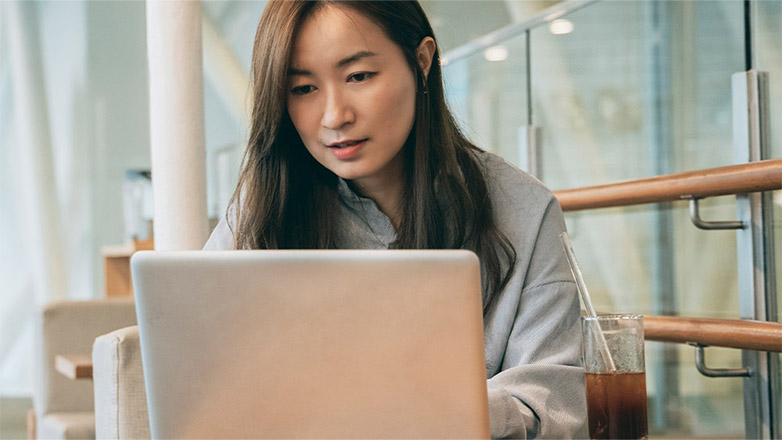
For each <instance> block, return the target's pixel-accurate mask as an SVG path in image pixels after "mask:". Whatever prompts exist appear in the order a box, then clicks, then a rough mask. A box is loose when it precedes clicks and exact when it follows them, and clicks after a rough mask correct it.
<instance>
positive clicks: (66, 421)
mask: <svg viewBox="0 0 782 440" xmlns="http://www.w3.org/2000/svg"><path fill="white" fill-rule="evenodd" d="M135 323H136V310H135V306H134V303H133V299H132V298H123V299H110V300H105V299H103V300H93V301H63V302H55V303H50V304H47V305H45V306H44V307H43V308H42V310H41V313H40V314H39V315H38V318H37V323H36V326H35V327H36V333H37V334H36V338H35V340H36V349H35V356H36V362H34V368H35V371H34V377H35V384H34V394H33V401H34V402H33V403H34V411H35V422H34V423H35V433H36V437H37V438H41V439H70V438H81V439H85V438H94V437H95V416H94V395H95V394H94V390H93V384H92V381H90V380H85V379H81V380H72V379H68V378H66V377H65V376H63V375H62V374H60V373H59V372H57V370H56V369H55V357H56V356H57V355H74V354H75V355H78V354H83V355H89V353H91V352H92V345H93V341H94V340H95V338H96V337H98V336H100V335H102V334H105V333H108V332H110V331H112V330H115V329H117V328H120V327H125V326H129V325H134V324H135Z"/></svg>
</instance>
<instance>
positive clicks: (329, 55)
mask: <svg viewBox="0 0 782 440" xmlns="http://www.w3.org/2000/svg"><path fill="white" fill-rule="evenodd" d="M252 77H253V82H254V88H253V112H252V127H251V131H250V139H249V143H248V148H247V151H246V154H245V158H244V162H243V165H242V170H241V176H240V179H239V185H238V187H237V189H236V192H235V193H234V196H233V199H232V203H231V206H233V207H235V208H232V209H230V210H229V212H228V214H227V215H226V218H225V219H223V220H222V221H221V222H220V224H219V225H218V227H217V228H216V230H215V231H214V233H213V234H212V236H211V237H210V239H209V242H208V243H207V244H206V246H205V249H235V248H240V249H283V248H305V249H312V248H323V249H326V248H377V249H383V248H411V249H432V248H439V249H450V248H465V249H471V250H473V251H474V252H476V253H477V254H478V256H479V257H480V260H481V266H482V267H481V273H482V279H483V286H482V287H483V297H484V298H483V304H484V327H485V348H486V372H487V377H489V378H490V379H489V380H488V383H487V386H488V392H489V406H490V408H489V409H490V419H491V433H492V436H493V437H517V438H523V437H527V436H530V437H534V436H538V437H560V438H563V437H571V436H572V435H573V433H574V431H575V430H576V429H577V428H578V427H579V426H581V424H582V423H583V421H584V418H585V413H586V410H585V402H584V388H583V387H584V385H583V370H582V369H581V368H580V367H579V366H578V364H579V355H580V345H579V344H580V336H579V335H580V326H579V304H578V299H577V297H576V290H575V285H574V283H573V281H572V277H571V275H570V272H569V269H568V267H567V263H566V260H565V259H564V253H563V251H562V247H561V245H560V243H559V239H558V234H559V233H560V232H561V231H563V230H564V220H563V216H562V212H561V210H560V208H559V205H558V204H557V202H556V199H555V198H554V197H553V195H552V194H551V192H550V191H548V190H547V189H546V188H545V187H543V185H542V184H541V183H540V182H538V181H537V180H535V179H534V178H532V177H530V176H529V175H527V174H525V173H523V172H521V171H519V170H517V169H515V168H513V167H511V166H510V165H508V164H506V163H505V162H504V161H503V160H502V159H500V158H498V157H497V156H494V155H491V154H489V153H485V152H482V151H481V150H479V149H478V148H477V147H475V146H474V145H472V144H471V143H470V142H469V141H467V140H466V139H465V138H464V136H463V135H462V134H461V133H460V131H459V129H458V128H457V126H456V124H455V123H454V121H453V118H452V117H451V114H450V112H449V111H448V109H447V106H446V103H445V99H444V93H443V85H442V76H441V71H440V59H439V53H438V50H437V45H436V42H435V39H434V34H433V32H432V29H431V26H430V25H429V22H428V20H427V18H426V16H425V14H424V12H423V10H422V9H421V6H420V5H419V4H418V3H417V2H396V1H390V2H380V1H371V2H362V1H358V2H347V1H344V2H343V1H341V2H331V1H295V2H291V1H271V2H269V4H268V5H267V7H266V9H265V11H264V13H263V16H262V18H261V21H260V23H259V25H258V32H257V34H256V38H255V46H254V50H253V66H252Z"/></svg>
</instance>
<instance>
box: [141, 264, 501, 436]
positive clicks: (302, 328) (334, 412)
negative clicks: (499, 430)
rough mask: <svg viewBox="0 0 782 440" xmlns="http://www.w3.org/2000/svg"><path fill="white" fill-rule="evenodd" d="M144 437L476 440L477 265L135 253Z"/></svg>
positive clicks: (485, 419)
mask: <svg viewBox="0 0 782 440" xmlns="http://www.w3.org/2000/svg"><path fill="white" fill-rule="evenodd" d="M131 267H132V276H133V285H134V289H135V295H136V304H137V315H138V323H139V331H140V340H141V351H142V362H143V368H144V377H145V381H146V388H147V400H148V405H149V416H150V424H151V433H152V436H153V438H262V437H266V438H435V437H436V438H488V437H489V415H488V403H487V391H486V370H485V360H484V347H483V319H482V312H481V287H480V268H479V263H478V258H477V257H476V256H475V254H473V253H471V252H468V251H458V250H443V251H435V250H426V251H423V250H390V251H377V250H316V251H307V250H278V251H221V252H202V251H181V252H151V251H146V252H145V251H142V252H138V253H136V254H135V255H134V256H133V258H132V260H131Z"/></svg>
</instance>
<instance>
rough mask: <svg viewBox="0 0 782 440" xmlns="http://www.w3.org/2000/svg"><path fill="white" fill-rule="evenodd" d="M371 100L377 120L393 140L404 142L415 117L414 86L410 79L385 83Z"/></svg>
mask: <svg viewBox="0 0 782 440" xmlns="http://www.w3.org/2000/svg"><path fill="white" fill-rule="evenodd" d="M372 102H373V103H375V104H376V105H374V106H373V107H375V109H376V111H375V115H376V117H378V118H381V120H379V121H377V122H378V124H379V125H381V126H382V127H383V128H384V130H385V131H387V133H388V134H389V135H392V136H393V137H394V138H395V140H397V141H399V138H401V142H404V141H405V139H407V136H408V134H410V130H411V129H412V128H413V121H414V119H415V87H413V85H412V80H410V81H401V82H398V83H391V84H386V85H385V87H383V88H382V89H381V90H380V91H379V92H378V93H377V95H376V96H375V97H373V99H372Z"/></svg>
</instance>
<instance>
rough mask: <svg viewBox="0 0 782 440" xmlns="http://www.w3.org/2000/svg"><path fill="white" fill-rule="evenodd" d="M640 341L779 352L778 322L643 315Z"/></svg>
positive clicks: (781, 338) (781, 347) (780, 328)
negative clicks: (642, 330)
mask: <svg viewBox="0 0 782 440" xmlns="http://www.w3.org/2000/svg"><path fill="white" fill-rule="evenodd" d="M644 339H646V340H649V341H660V342H678V343H682V344H686V343H690V342H692V343H698V344H701V345H708V346H714V347H729V348H739V349H743V350H760V351H774V352H782V323H779V322H762V321H745V320H737V319H705V318H682V317H678V316H644Z"/></svg>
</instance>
